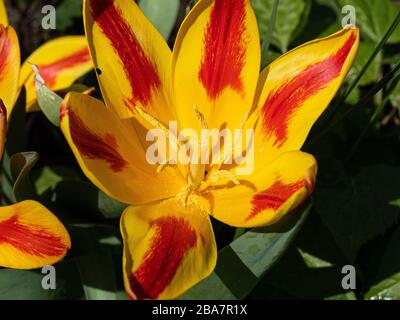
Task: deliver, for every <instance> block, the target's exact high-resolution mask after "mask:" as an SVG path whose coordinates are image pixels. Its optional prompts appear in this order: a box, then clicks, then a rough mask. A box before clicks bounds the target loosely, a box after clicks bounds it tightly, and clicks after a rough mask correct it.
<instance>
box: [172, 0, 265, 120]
mask: <svg viewBox="0 0 400 320" xmlns="http://www.w3.org/2000/svg"><path fill="white" fill-rule="evenodd" d="M259 69H260V38H259V32H258V26H257V21H256V18H255V15H254V12H253V9H252V7H251V5H250V1H249V0H216V1H212V0H200V1H199V2H198V3H197V5H196V6H195V7H194V8H193V9H192V11H191V12H190V13H189V15H188V16H187V17H186V19H185V21H184V22H183V24H182V26H181V28H180V30H179V33H178V36H177V40H176V43H175V47H174V51H173V73H174V75H173V77H174V90H175V91H174V92H175V95H176V100H177V101H176V108H177V114H178V119H179V121H180V123H181V126H182V128H199V121H198V120H197V119H196V117H195V113H194V112H193V107H196V108H197V109H198V110H199V111H200V112H201V113H202V114H203V115H204V117H205V119H206V121H207V123H208V125H209V126H210V127H212V128H221V127H222V126H223V127H228V128H239V127H240V124H241V123H242V121H243V119H244V118H245V116H246V114H247V113H248V111H250V108H251V105H252V102H253V97H254V92H255V89H256V85H257V80H256V79H257V78H258V74H259Z"/></svg>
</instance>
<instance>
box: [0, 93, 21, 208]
mask: <svg viewBox="0 0 400 320" xmlns="http://www.w3.org/2000/svg"><path fill="white" fill-rule="evenodd" d="M25 101H26V99H25V89H23V90H22V91H21V94H20V96H19V97H18V101H17V102H16V104H15V106H14V108H13V110H12V113H11V116H10V120H9V122H8V130H7V139H6V143H5V146H4V153H3V158H2V174H1V191H2V199H1V200H2V204H4V205H9V204H12V203H14V202H15V197H14V192H13V186H14V181H13V179H12V176H11V172H10V170H11V168H10V157H11V155H13V154H15V153H18V152H22V151H24V150H25V145H26V141H25V140H26V136H25V134H22V133H23V132H25V125H26V113H25V103H26V102H25Z"/></svg>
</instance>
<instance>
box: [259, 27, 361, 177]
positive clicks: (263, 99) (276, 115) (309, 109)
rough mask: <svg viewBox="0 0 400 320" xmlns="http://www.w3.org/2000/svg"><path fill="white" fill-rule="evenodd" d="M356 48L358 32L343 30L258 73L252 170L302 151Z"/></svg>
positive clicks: (286, 56) (352, 29)
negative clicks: (268, 161)
mask: <svg viewBox="0 0 400 320" xmlns="http://www.w3.org/2000/svg"><path fill="white" fill-rule="evenodd" d="M358 44H359V30H358V29H357V28H350V29H343V30H342V31H339V32H337V33H335V34H333V35H331V36H329V37H327V38H323V39H319V40H314V41H311V42H309V43H306V44H304V45H302V46H300V47H298V48H296V49H294V50H292V51H290V52H288V53H287V54H285V55H283V56H281V57H280V58H278V59H277V60H275V61H274V62H272V63H271V65H270V66H268V67H267V68H266V69H265V70H264V71H263V73H262V74H261V77H260V79H264V80H261V83H260V88H262V91H261V93H260V99H259V103H258V106H257V109H256V111H255V113H254V115H253V116H255V117H257V118H258V123H257V127H256V131H255V151H256V160H255V162H256V170H257V165H260V166H262V165H263V163H265V160H266V159H273V158H274V157H276V156H277V155H279V154H280V153H282V152H285V151H289V150H299V149H300V148H301V146H302V145H303V143H304V141H305V139H306V137H307V135H308V133H309V132H310V130H311V128H312V126H313V124H314V123H315V121H316V120H317V119H318V117H319V116H320V115H321V113H322V112H323V111H324V110H325V109H326V107H327V106H328V105H329V103H330V101H331V100H332V99H333V97H334V96H335V94H336V92H337V90H338V89H339V87H340V86H341V84H342V83H343V81H344V79H345V78H346V75H347V73H348V71H349V70H350V67H351V65H352V63H353V60H354V58H355V56H356V53H357V49H358ZM263 81H264V82H263Z"/></svg>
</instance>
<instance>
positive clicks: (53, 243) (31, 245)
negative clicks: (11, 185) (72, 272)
mask: <svg viewBox="0 0 400 320" xmlns="http://www.w3.org/2000/svg"><path fill="white" fill-rule="evenodd" d="M70 248H71V240H70V237H69V234H68V232H67V230H66V229H65V227H64V226H63V224H62V223H61V222H60V221H59V220H58V219H57V218H56V216H54V215H53V214H52V213H51V212H50V211H49V210H48V209H47V208H45V207H44V206H42V205H41V204H40V203H38V202H36V201H30V200H27V201H23V202H20V203H16V204H14V205H11V206H7V207H0V266H2V267H6V268H14V269H34V268H39V267H42V266H44V265H51V264H54V263H56V262H58V261H59V260H61V259H63V258H64V256H65V255H66V253H67V251H68V249H70Z"/></svg>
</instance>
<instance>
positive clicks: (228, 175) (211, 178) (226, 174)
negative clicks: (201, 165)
mask: <svg viewBox="0 0 400 320" xmlns="http://www.w3.org/2000/svg"><path fill="white" fill-rule="evenodd" d="M222 179H227V180H229V181H231V182H233V183H234V184H235V185H236V186H237V185H239V184H240V181H239V180H238V179H237V178H236V177H235V175H234V174H233V173H232V172H230V171H227V170H218V171H214V172H210V174H209V175H208V176H207V178H206V181H205V182H204V183H203V184H202V189H206V188H208V187H210V186H213V185H215V184H216V183H217V182H218V181H220V180H222Z"/></svg>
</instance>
